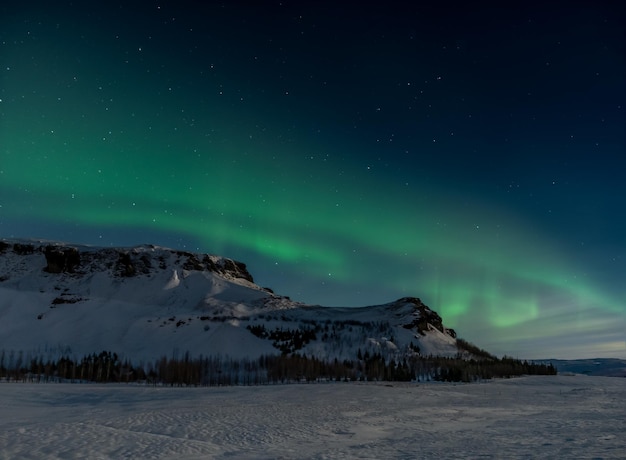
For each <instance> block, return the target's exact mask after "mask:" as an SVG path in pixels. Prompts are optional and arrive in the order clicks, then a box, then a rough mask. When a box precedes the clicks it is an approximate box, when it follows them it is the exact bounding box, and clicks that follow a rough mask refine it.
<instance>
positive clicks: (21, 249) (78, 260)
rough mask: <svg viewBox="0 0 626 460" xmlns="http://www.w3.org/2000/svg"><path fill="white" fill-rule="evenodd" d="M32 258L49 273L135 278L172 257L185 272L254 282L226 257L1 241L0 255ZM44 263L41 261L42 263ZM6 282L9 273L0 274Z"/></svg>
mask: <svg viewBox="0 0 626 460" xmlns="http://www.w3.org/2000/svg"><path fill="white" fill-rule="evenodd" d="M11 253H12V254H14V255H18V256H32V255H38V254H41V255H43V256H44V258H45V265H43V266H42V267H41V268H42V270H44V271H46V272H48V273H57V274H58V273H71V274H76V275H85V274H87V273H93V272H97V271H107V270H111V271H112V273H113V274H114V275H115V276H119V277H134V276H141V275H148V274H150V273H151V272H154V271H158V270H166V269H167V268H168V264H167V261H168V260H170V259H172V257H174V259H175V261H176V264H177V265H178V264H180V266H181V267H182V268H183V269H184V270H190V271H191V270H196V271H208V272H212V273H217V274H220V275H222V276H224V277H227V278H231V279H244V280H246V281H249V282H250V283H254V279H253V278H252V275H251V274H250V272H248V270H247V268H246V264H244V263H242V262H238V261H236V260H232V259H228V258H225V257H219V256H213V255H209V254H202V255H199V254H193V253H191V252H186V251H178V250H173V249H167V248H160V247H157V246H152V245H144V246H137V247H134V248H91V247H87V246H82V247H81V246H78V245H76V246H73V245H65V244H60V243H49V242H32V243H31V242H10V241H0V256H2V255H4V256H7V254H11ZM42 262H43V261H42ZM2 276H4V277H5V280H6V279H8V278H10V276H11V275H10V273H4V274H2V273H0V277H2Z"/></svg>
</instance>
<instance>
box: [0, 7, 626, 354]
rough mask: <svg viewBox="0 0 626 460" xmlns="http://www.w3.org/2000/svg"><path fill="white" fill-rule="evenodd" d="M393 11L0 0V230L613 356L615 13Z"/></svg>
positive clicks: (617, 345)
mask: <svg viewBox="0 0 626 460" xmlns="http://www.w3.org/2000/svg"><path fill="white" fill-rule="evenodd" d="M406 3H412V4H411V5H406V4H404V5H403V4H402V2H393V1H392V2H379V3H377V4H375V5H369V4H368V3H367V2H366V3H365V4H363V3H362V2H360V3H358V4H357V3H351V2H299V1H282V2H280V1H272V2H184V1H183V2H174V1H135V2H110V1H106V2H105V1H89V2H87V1H84V2H83V1H74V2H70V1H67V0H62V1H59V2H36V1H32V2H28V1H22V2H17V1H14V2H3V4H2V6H0V237H3V238H12V237H21V238H45V239H52V240H62V241H68V242H73V243H85V244H92V245H100V246H128V245H135V244H142V243H152V244H157V245H161V246H169V247H174V248H177V249H186V250H190V251H199V252H208V253H212V254H219V255H223V256H226V257H231V258H235V259H237V260H241V261H243V262H245V263H246V264H247V265H248V268H249V270H250V271H251V273H252V274H253V276H254V277H255V280H256V281H257V283H258V284H260V285H262V286H269V287H271V288H272V289H274V290H275V291H276V292H277V293H280V294H283V295H288V296H290V297H291V298H292V299H294V300H298V301H302V302H306V303H311V304H321V305H328V306H365V305H374V304H381V303H386V302H390V301H393V300H395V299H398V298H400V297H404V296H415V297H420V298H421V299H422V300H423V301H424V302H425V303H426V304H427V305H429V306H430V307H431V308H433V309H434V310H436V311H437V312H439V313H440V314H441V315H442V317H443V318H444V322H445V323H446V325H448V326H449V327H454V328H455V329H456V330H457V331H458V332H459V335H460V336H462V337H464V338H465V339H467V340H470V341H471V342H474V343H476V344H477V345H479V346H480V347H482V348H485V349H487V350H489V351H491V352H493V353H496V354H498V355H503V354H507V355H509V356H513V357H520V358H529V359H532V358H550V357H553V358H586V357H620V358H625V357H626V135H625V126H626V117H625V113H624V104H625V103H626V100H625V99H626V98H625V91H626V90H625V88H626V85H625V82H626V64H625V57H624V56H625V42H626V39H625V35H624V30H625V29H624V24H625V23H626V18H625V15H624V10H623V7H621V6H619V2H609V1H607V2H603V1H595V2H547V3H549V4H548V5H545V4H543V3H542V4H541V5H540V4H539V3H537V4H535V5H533V2H524V6H515V5H514V6H511V5H509V4H508V3H509V2H504V3H502V2H500V4H495V3H493V4H492V3H481V2H477V4H474V2H472V4H471V5H469V4H466V3H467V2H448V3H446V2H444V3H437V4H438V5H439V6H434V5H435V3H436V2H429V3H426V2H406ZM413 3H414V4H413ZM544 3H545V2H544ZM429 4H430V6H428V5H429ZM442 5H443V6H442Z"/></svg>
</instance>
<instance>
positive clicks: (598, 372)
mask: <svg viewBox="0 0 626 460" xmlns="http://www.w3.org/2000/svg"><path fill="white" fill-rule="evenodd" d="M542 362H547V363H550V364H552V365H553V366H554V367H556V369H557V372H558V373H559V374H585V375H594V376H606V377H626V359H610V358H608V359H604V358H597V359H572V360H564V359H547V360H542Z"/></svg>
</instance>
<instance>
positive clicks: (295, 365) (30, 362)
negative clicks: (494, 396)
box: [0, 350, 557, 386]
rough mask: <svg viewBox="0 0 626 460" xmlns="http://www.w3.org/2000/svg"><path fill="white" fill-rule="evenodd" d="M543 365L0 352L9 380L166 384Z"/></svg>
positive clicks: (414, 375) (380, 376)
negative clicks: (134, 359)
mask: <svg viewBox="0 0 626 460" xmlns="http://www.w3.org/2000/svg"><path fill="white" fill-rule="evenodd" d="M556 372H557V371H556V368H555V367H554V366H552V365H551V364H544V363H541V364H537V363H533V362H529V361H521V360H518V359H513V358H510V357H504V358H496V357H494V356H491V355H490V357H489V359H485V358H483V359H463V358H462V357H461V356H460V355H459V356H456V357H440V356H428V357H423V356H419V355H414V356H410V357H406V358H403V359H400V360H397V359H387V358H385V357H384V356H382V355H381V354H378V353H375V354H369V353H368V352H366V353H365V354H362V353H361V352H360V350H359V353H358V356H357V359H355V360H339V359H334V360H323V359H319V358H316V357H312V356H306V355H301V354H297V353H291V354H281V355H263V356H260V357H259V358H257V359H250V358H243V359H233V358H230V357H226V356H221V355H211V356H202V355H200V356H197V357H192V356H191V354H190V353H189V352H186V353H184V355H183V356H182V357H179V356H177V354H174V355H173V356H171V357H166V356H163V357H161V358H159V359H157V360H154V361H152V362H147V363H140V364H138V365H134V364H132V363H131V362H130V361H129V360H127V359H125V360H122V359H121V358H120V357H119V356H118V355H117V354H116V353H113V352H110V351H102V352H100V353H99V354H96V353H93V354H90V355H86V356H83V357H82V358H80V359H76V358H71V357H69V356H62V357H60V358H58V359H51V358H48V359H46V360H44V359H43V358H42V357H41V356H39V357H24V354H23V353H22V352H14V351H11V352H9V353H6V352H5V351H4V350H3V351H1V352H0V380H5V381H17V382H59V381H65V382H101V383H105V382H126V383H131V382H134V383H144V384H154V385H170V386H221V385H264V384H276V383H291V382H319V381H448V382H472V381H477V380H484V379H491V378H508V377H514V376H520V375H555V374H556Z"/></svg>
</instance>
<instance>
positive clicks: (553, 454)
mask: <svg viewBox="0 0 626 460" xmlns="http://www.w3.org/2000/svg"><path fill="white" fill-rule="evenodd" d="M0 413H1V414H2V417H1V419H0V458H20V459H75V458H90V459H123V458H133V459H173V458H175V459H178V460H183V459H200V458H202V459H205V458H214V459H225V458H238V459H269V458H284V459H290V458H312V459H328V458H338V459H352V458H372V459H373V458H376V459H380V458H387V459H414V458H437V459H448V458H464V459H466V458H470V459H471V458H481V459H485V458H487V459H490V458H498V459H499V458H507V459H511V458H513V459H515V458H526V459H527V458H546V459H548V458H549V459H554V458H603V459H609V458H624V455H625V453H626V438H625V437H624V433H625V432H626V379H619V378H608V377H587V376H550V377H545V376H544V377H524V378H517V379H510V380H495V381H490V382H487V383H480V384H458V385H455V384H436V383H429V384H420V385H416V384H395V383H394V384H393V385H385V384H357V383H332V384H331V383H329V384H300V385H299V384H294V385H275V386H273V385H269V386H261V387H222V388H215V387H211V388H170V387H149V386H123V385H89V384H75V385H72V384H13V383H2V384H0Z"/></svg>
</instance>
